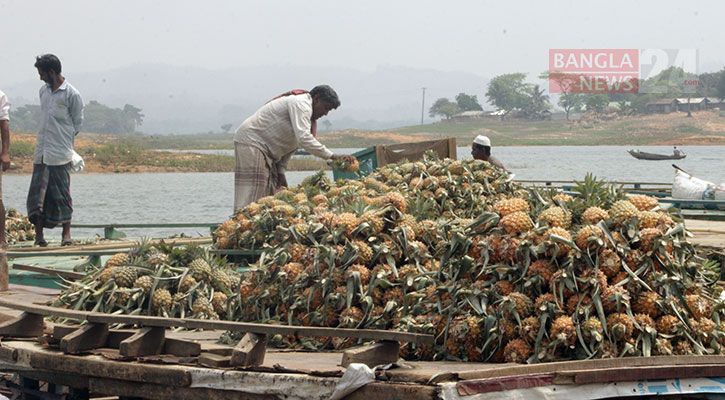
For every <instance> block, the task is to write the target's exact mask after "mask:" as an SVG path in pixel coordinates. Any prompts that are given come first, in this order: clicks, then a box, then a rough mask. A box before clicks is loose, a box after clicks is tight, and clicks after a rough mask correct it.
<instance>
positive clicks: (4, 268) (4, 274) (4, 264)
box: [0, 226, 10, 292]
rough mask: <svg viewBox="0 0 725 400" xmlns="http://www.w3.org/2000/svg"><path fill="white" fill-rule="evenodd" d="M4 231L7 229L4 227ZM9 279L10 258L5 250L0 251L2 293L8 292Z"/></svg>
mask: <svg viewBox="0 0 725 400" xmlns="http://www.w3.org/2000/svg"><path fill="white" fill-rule="evenodd" d="M2 229H5V227H4V226H3V227H2ZM9 279H10V275H9V271H8V256H7V253H6V252H5V250H2V249H0V291H2V292H4V291H6V290H8V285H9V283H10V280H9Z"/></svg>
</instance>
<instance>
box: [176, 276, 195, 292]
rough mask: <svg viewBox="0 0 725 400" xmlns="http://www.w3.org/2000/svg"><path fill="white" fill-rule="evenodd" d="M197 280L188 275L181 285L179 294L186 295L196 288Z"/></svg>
mask: <svg viewBox="0 0 725 400" xmlns="http://www.w3.org/2000/svg"><path fill="white" fill-rule="evenodd" d="M196 283H197V282H196V279H194V277H193V276H189V275H186V276H185V277H184V279H182V280H181V282H180V283H179V292H181V293H186V292H188V291H189V290H191V289H192V288H193V287H194V286H196Z"/></svg>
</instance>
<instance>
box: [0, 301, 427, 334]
mask: <svg viewBox="0 0 725 400" xmlns="http://www.w3.org/2000/svg"><path fill="white" fill-rule="evenodd" d="M0 306H2V307H8V308H13V309H16V310H21V311H26V312H32V313H36V314H41V315H54V316H58V317H66V318H70V319H75V320H79V321H88V322H93V323H104V324H113V323H123V324H128V325H139V326H158V327H182V328H186V329H207V330H229V331H234V332H251V333H257V334H265V335H270V334H271V335H275V334H281V335H298V336H306V337H324V336H333V337H348V338H362V339H372V340H391V341H398V342H411V343H416V344H432V343H433V342H434V338H433V335H426V334H421V333H410V332H396V331H385V330H376V329H350V328H324V327H306V326H294V325H270V324H260V323H250V322H236V321H210V320H199V319H190V318H185V319H182V318H163V317H152V316H145V315H115V314H104V313H97V312H90V311H78V310H68V309H65V308H57V307H48V306H43V305H36V304H26V303H23V302H20V301H15V300H11V299H0Z"/></svg>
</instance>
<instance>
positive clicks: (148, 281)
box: [133, 275, 154, 294]
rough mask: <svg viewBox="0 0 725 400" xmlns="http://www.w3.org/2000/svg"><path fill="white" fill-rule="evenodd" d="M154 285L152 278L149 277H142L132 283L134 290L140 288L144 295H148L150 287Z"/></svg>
mask: <svg viewBox="0 0 725 400" xmlns="http://www.w3.org/2000/svg"><path fill="white" fill-rule="evenodd" d="M153 284H154V278H153V277H152V276H151V275H144V276H142V277H139V278H138V279H136V281H135V282H134V283H133V287H134V288H140V289H141V290H143V292H144V293H146V294H149V293H150V292H151V286H153Z"/></svg>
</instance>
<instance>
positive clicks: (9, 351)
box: [0, 343, 18, 362]
mask: <svg viewBox="0 0 725 400" xmlns="http://www.w3.org/2000/svg"><path fill="white" fill-rule="evenodd" d="M0 359H3V360H5V361H11V362H15V361H16V360H17V359H18V350H17V349H14V348H12V347H8V346H3V345H2V343H0Z"/></svg>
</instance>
